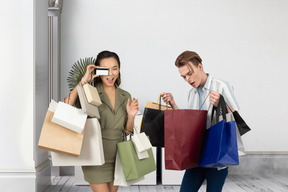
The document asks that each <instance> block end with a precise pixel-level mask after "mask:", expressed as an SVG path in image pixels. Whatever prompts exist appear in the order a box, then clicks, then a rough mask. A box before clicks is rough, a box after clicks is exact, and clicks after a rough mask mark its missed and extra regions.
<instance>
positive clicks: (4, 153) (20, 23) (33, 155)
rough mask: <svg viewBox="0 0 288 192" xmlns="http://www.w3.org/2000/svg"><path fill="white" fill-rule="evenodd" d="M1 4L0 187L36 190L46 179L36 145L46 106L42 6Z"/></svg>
mask: <svg viewBox="0 0 288 192" xmlns="http://www.w3.org/2000/svg"><path fill="white" fill-rule="evenodd" d="M1 8H2V9H1V12H0V21H1V22H0V23H1V26H2V27H1V30H0V42H1V44H0V53H1V75H0V81H1V82H2V85H1V87H2V88H1V94H0V100H1V101H2V106H1V109H2V110H1V115H0V122H1V126H0V129H1V134H0V151H1V158H0V186H1V191H5V192H10V191H13V192H14V191H31V192H33V191H42V190H43V188H44V187H45V186H47V185H49V183H50V177H49V174H50V173H49V172H50V164H49V161H47V160H48V159H47V158H48V156H47V152H46V153H45V152H43V151H38V149H37V144H38V138H39V133H40V130H41V127H42V123H43V120H44V117H45V116H44V115H45V113H46V110H47V108H48V70H47V69H48V40H47V39H48V14H47V13H48V5H47V1H46V0H41V1H39V0H37V1H34V0H29V1H20V0H17V1H5V2H1ZM45 11H46V12H45ZM47 167H48V168H47Z"/></svg>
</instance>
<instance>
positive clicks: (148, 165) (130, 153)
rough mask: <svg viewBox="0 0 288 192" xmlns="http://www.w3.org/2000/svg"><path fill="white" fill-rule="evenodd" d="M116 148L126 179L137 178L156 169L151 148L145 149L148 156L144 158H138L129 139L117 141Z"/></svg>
mask: <svg viewBox="0 0 288 192" xmlns="http://www.w3.org/2000/svg"><path fill="white" fill-rule="evenodd" d="M117 149H118V151H119V155H120V159H121V164H122V167H123V172H124V175H125V179H126V180H131V179H137V178H140V177H142V176H144V175H146V174H148V173H150V172H152V171H155V170H156V164H155V159H154V155H153V153H152V149H149V150H148V151H147V152H148V154H149V157H148V158H146V159H138V157H137V154H136V151H135V148H134V145H133V143H132V141H131V140H129V141H123V142H120V143H118V144H117Z"/></svg>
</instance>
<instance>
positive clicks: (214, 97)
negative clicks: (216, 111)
mask: <svg viewBox="0 0 288 192" xmlns="http://www.w3.org/2000/svg"><path fill="white" fill-rule="evenodd" d="M219 99H220V93H218V92H216V91H210V100H209V101H210V103H211V104H212V105H214V106H215V107H217V106H218V103H219Z"/></svg>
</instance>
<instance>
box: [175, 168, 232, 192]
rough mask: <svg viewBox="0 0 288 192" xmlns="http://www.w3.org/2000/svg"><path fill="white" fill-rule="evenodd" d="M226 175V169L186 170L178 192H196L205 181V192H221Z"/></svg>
mask: <svg viewBox="0 0 288 192" xmlns="http://www.w3.org/2000/svg"><path fill="white" fill-rule="evenodd" d="M227 175H228V168H225V169H221V170H218V169H216V168H204V167H196V168H192V169H187V170H186V171H185V174H184V177H183V179H182V184H181V189H180V192H197V191H198V190H199V188H200V187H201V185H202V183H203V182H204V180H205V179H206V180H207V188H206V191H207V192H221V191H222V188H223V185H224V182H225V179H226V177H227Z"/></svg>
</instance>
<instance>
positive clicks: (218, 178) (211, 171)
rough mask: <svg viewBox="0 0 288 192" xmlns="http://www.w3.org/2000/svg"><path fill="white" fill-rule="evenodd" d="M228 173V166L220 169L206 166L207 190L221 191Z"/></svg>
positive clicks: (212, 191)
mask: <svg viewBox="0 0 288 192" xmlns="http://www.w3.org/2000/svg"><path fill="white" fill-rule="evenodd" d="M227 175H228V168H225V169H220V170H218V169H217V168H207V169H206V179H207V189H206V191H207V192H221V191H222V188H223V186H224V183H225V180H226V177H227Z"/></svg>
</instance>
